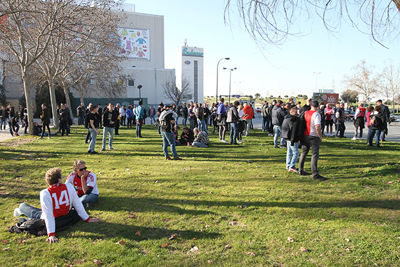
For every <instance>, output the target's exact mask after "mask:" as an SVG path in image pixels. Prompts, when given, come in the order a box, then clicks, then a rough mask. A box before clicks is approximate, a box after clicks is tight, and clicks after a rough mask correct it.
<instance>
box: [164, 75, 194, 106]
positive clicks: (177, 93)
mask: <svg viewBox="0 0 400 267" xmlns="http://www.w3.org/2000/svg"><path fill="white" fill-rule="evenodd" d="M163 88H164V90H163V93H164V96H165V97H166V98H168V99H169V100H171V101H172V102H173V103H174V104H175V105H176V106H179V104H180V103H181V102H182V101H185V100H187V99H189V93H190V90H189V88H190V85H189V81H187V80H183V81H182V88H178V87H177V86H176V82H175V80H171V81H167V82H165V84H164V85H163Z"/></svg>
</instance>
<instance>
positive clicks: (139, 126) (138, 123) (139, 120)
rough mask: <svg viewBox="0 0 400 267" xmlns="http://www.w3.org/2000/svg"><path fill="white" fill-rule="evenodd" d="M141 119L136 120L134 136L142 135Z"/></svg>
mask: <svg viewBox="0 0 400 267" xmlns="http://www.w3.org/2000/svg"><path fill="white" fill-rule="evenodd" d="M142 125H143V119H138V120H136V137H142Z"/></svg>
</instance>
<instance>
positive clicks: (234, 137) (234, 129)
mask: <svg viewBox="0 0 400 267" xmlns="http://www.w3.org/2000/svg"><path fill="white" fill-rule="evenodd" d="M229 136H230V138H231V144H236V143H237V141H236V140H237V138H238V124H237V122H231V131H230V133H229Z"/></svg>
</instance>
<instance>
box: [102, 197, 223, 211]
mask: <svg viewBox="0 0 400 267" xmlns="http://www.w3.org/2000/svg"><path fill="white" fill-rule="evenodd" d="M158 200H159V199H146V198H124V197H117V198H116V197H107V196H104V197H101V203H104V204H100V205H98V206H96V210H104V211H129V212H138V211H139V212H140V211H149V210H150V211H157V212H170V213H176V214H190V215H206V214H215V213H214V212H212V211H205V210H190V209H183V208H179V207H176V206H173V205H172V204H182V203H179V202H174V201H173V200H172V201H168V200H165V201H162V202H160V201H158Z"/></svg>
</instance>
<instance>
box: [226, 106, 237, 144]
mask: <svg viewBox="0 0 400 267" xmlns="http://www.w3.org/2000/svg"><path fill="white" fill-rule="evenodd" d="M238 106H239V101H237V100H236V101H235V102H234V103H233V105H232V107H230V108H229V111H228V115H227V118H226V122H227V123H230V126H231V131H230V138H231V143H230V144H231V145H237V144H238V142H237V139H238V122H239V113H238V110H237V108H238Z"/></svg>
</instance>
